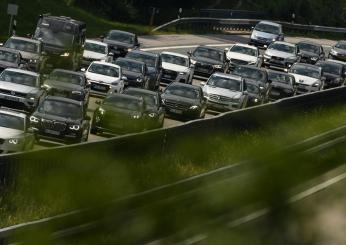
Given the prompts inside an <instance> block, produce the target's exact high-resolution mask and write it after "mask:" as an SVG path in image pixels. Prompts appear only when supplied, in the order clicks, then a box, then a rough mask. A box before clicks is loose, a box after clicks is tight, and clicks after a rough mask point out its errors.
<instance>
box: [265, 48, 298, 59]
mask: <svg viewBox="0 0 346 245" xmlns="http://www.w3.org/2000/svg"><path fill="white" fill-rule="evenodd" d="M265 54H266V55H269V56H276V57H281V58H285V59H286V58H296V56H295V55H293V54H292V53H286V52H282V51H278V50H273V49H267V51H266V52H265Z"/></svg>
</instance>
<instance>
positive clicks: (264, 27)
mask: <svg viewBox="0 0 346 245" xmlns="http://www.w3.org/2000/svg"><path fill="white" fill-rule="evenodd" d="M255 30H256V31H260V32H267V33H271V34H277V35H278V34H280V28H279V27H278V26H273V25H269V24H265V23H259V24H257V25H256V27H255Z"/></svg>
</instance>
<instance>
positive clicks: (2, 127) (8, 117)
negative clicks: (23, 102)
mask: <svg viewBox="0 0 346 245" xmlns="http://www.w3.org/2000/svg"><path fill="white" fill-rule="evenodd" d="M29 125H30V123H29V118H28V116H27V115H26V114H24V113H19V112H16V111H11V110H7V109H0V154H9V153H16V152H21V151H28V150H32V149H33V147H34V142H35V136H34V134H33V132H31V130H30V128H29Z"/></svg>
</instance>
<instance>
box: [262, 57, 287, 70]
mask: <svg viewBox="0 0 346 245" xmlns="http://www.w3.org/2000/svg"><path fill="white" fill-rule="evenodd" d="M263 63H264V65H265V66H267V67H270V68H272V69H275V70H280V71H285V72H287V71H288V69H289V68H291V66H292V65H293V63H288V62H286V61H276V60H273V59H264V61H263Z"/></svg>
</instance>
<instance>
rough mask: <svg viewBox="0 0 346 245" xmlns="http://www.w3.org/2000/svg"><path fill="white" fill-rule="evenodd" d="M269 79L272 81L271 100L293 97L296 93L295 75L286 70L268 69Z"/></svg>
mask: <svg viewBox="0 0 346 245" xmlns="http://www.w3.org/2000/svg"><path fill="white" fill-rule="evenodd" d="M268 79H269V81H271V90H270V93H269V100H270V101H275V100H279V99H283V98H287V97H292V96H293V95H294V94H295V90H296V89H295V78H294V76H292V75H290V74H288V73H284V72H276V71H268Z"/></svg>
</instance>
